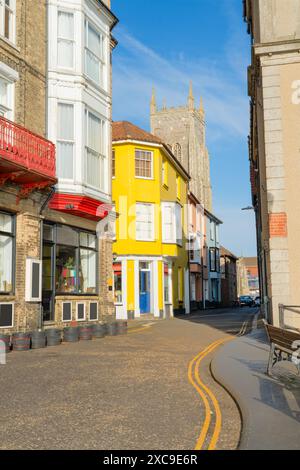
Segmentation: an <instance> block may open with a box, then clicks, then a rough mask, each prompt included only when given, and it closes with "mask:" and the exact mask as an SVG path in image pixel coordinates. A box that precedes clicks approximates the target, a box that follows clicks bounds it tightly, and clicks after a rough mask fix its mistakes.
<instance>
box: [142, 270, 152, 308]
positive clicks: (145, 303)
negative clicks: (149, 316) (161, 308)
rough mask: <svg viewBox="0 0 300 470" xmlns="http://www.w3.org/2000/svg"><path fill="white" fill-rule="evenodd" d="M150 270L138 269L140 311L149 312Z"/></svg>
mask: <svg viewBox="0 0 300 470" xmlns="http://www.w3.org/2000/svg"><path fill="white" fill-rule="evenodd" d="M150 309H151V303H150V271H146V270H145V271H143V270H140V312H141V314H143V313H144V314H145V313H150Z"/></svg>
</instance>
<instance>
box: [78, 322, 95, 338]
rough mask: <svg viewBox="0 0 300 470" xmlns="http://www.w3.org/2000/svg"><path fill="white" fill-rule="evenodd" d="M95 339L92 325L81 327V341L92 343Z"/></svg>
mask: <svg viewBox="0 0 300 470" xmlns="http://www.w3.org/2000/svg"><path fill="white" fill-rule="evenodd" d="M92 337H93V330H92V325H82V326H80V327H79V339H80V341H90V340H91V339H92Z"/></svg>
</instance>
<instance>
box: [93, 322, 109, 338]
mask: <svg viewBox="0 0 300 470" xmlns="http://www.w3.org/2000/svg"><path fill="white" fill-rule="evenodd" d="M92 334H93V337H94V338H104V337H105V336H106V335H107V324H106V323H96V324H95V325H93V326H92Z"/></svg>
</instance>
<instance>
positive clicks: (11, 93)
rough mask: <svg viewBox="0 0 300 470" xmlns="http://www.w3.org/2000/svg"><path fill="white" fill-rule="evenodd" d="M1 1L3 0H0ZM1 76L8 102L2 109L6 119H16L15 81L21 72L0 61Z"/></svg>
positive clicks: (0, 108) (0, 107)
mask: <svg viewBox="0 0 300 470" xmlns="http://www.w3.org/2000/svg"><path fill="white" fill-rule="evenodd" d="M0 1H1V0H0ZM0 78H1V79H2V80H4V81H5V82H7V95H8V98H7V102H8V104H7V105H6V106H5V105H2V106H1V105H0V110H2V114H4V117H5V118H6V119H9V120H10V121H13V120H14V109H15V82H16V81H17V80H19V74H18V72H17V71H16V70H14V69H12V68H11V67H9V66H8V65H6V64H5V63H4V62H0Z"/></svg>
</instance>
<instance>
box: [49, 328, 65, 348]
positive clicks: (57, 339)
mask: <svg viewBox="0 0 300 470" xmlns="http://www.w3.org/2000/svg"><path fill="white" fill-rule="evenodd" d="M45 334H46V339H47V346H59V345H60V344H61V330H58V329H56V328H49V330H45Z"/></svg>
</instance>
